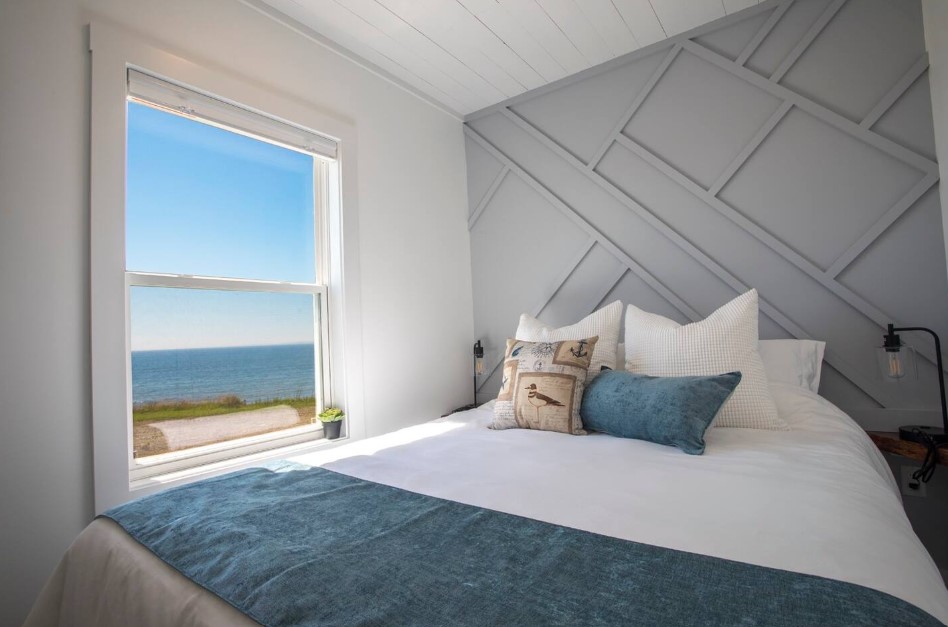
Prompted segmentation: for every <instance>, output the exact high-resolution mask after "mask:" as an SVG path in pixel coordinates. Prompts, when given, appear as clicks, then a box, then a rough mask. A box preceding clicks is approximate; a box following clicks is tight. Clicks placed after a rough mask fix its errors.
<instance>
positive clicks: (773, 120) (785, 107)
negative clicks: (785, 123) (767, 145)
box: [708, 101, 793, 197]
mask: <svg viewBox="0 0 948 627" xmlns="http://www.w3.org/2000/svg"><path fill="white" fill-rule="evenodd" d="M792 108H793V104H792V103H789V102H786V101H784V102H783V104H781V105H780V106H779V107H777V110H776V111H774V112H773V114H772V115H771V116H770V117H769V118H768V119H767V121H766V122H764V125H763V126H761V127H760V130H758V131H757V132H756V133H755V134H754V136H753V137H752V138H751V140H750V141H749V142H747V145H746V146H744V148H743V149H742V150H741V151H740V152H739V153H738V154H737V156H736V157H734V160H733V161H731V163H730V164H729V165H728V166H727V167H726V168H724V172H721V175H720V176H718V178H717V180H716V181H714V183H712V184H711V187H709V188H708V193H709V194H711V195H712V196H715V197H716V196H717V195H718V193H719V192H720V191H721V190H722V189H724V186H725V185H727V184H728V181H730V180H731V179H732V178H733V177H734V175H735V174H737V171H738V170H740V169H741V167H743V165H744V163H745V162H746V161H747V160H748V159H750V157H751V155H752V154H754V153H755V152H757V149H758V148H760V145H761V144H762V143H764V140H765V139H767V137H768V136H769V135H770V132H771V131H773V130H774V129H775V128H777V125H778V124H780V120H782V119H783V118H784V116H785V115H787V113H789V112H790V109H792Z"/></svg>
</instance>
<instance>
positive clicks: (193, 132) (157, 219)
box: [126, 102, 316, 282]
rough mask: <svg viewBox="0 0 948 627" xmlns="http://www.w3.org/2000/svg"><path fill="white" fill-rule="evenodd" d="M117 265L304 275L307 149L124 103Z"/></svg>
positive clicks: (310, 244) (308, 222)
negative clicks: (121, 233)
mask: <svg viewBox="0 0 948 627" xmlns="http://www.w3.org/2000/svg"><path fill="white" fill-rule="evenodd" d="M127 150H128V156H127V160H128V161H127V163H128V168H127V191H126V194H127V198H126V269H128V270H133V271H140V272H160V273H170V274H192V275H198V276H217V277H228V278H244V279H265V280H272V281H299V282H313V281H315V279H316V273H315V272H316V271H315V259H316V255H315V249H314V240H315V236H314V219H315V212H314V198H313V194H314V192H313V168H314V165H315V164H314V158H313V157H312V156H311V155H307V154H302V153H299V152H296V151H294V150H289V149H287V148H282V147H280V146H275V145H273V144H269V143H267V142H263V141H259V140H256V139H252V138H250V137H246V136H244V135H240V134H238V133H233V132H230V131H226V130H223V129H220V128H217V127H214V126H211V125H209V124H204V123H202V122H197V121H194V120H190V119H187V118H183V117H181V116H178V115H174V114H172V113H168V112H165V111H161V110H158V109H155V108H152V107H149V106H146V105H142V104H138V103H135V102H129V103H128V148H127Z"/></svg>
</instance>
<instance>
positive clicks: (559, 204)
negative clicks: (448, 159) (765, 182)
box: [464, 126, 701, 320]
mask: <svg viewBox="0 0 948 627" xmlns="http://www.w3.org/2000/svg"><path fill="white" fill-rule="evenodd" d="M464 132H465V134H467V135H468V137H470V138H471V139H473V140H474V141H476V142H477V143H478V144H480V145H481V147H483V148H484V149H485V150H487V151H488V152H489V153H490V154H491V155H493V156H494V158H496V159H498V160H500V161H501V162H502V163H504V164H505V165H507V166H508V167H509V168H510V169H511V171H512V172H513V173H514V174H516V175H517V176H519V177H520V179H521V180H523V182H525V183H527V184H528V185H529V186H530V187H532V188H533V189H534V190H536V191H537V192H538V193H539V194H540V195H541V196H542V197H543V198H545V199H546V200H547V201H548V202H549V203H550V204H552V205H553V206H554V207H556V208H557V209H558V210H559V211H560V212H561V213H563V214H564V215H566V216H567V217H568V218H569V219H570V220H572V221H573V223H574V224H576V225H577V226H578V227H579V228H581V229H582V230H583V231H584V232H586V234H587V235H590V236H591V237H594V238H596V241H597V242H598V243H599V244H600V245H601V246H602V247H603V248H604V249H605V250H606V251H608V252H609V254H611V255H612V256H613V257H615V258H616V259H618V260H619V261H620V262H621V263H623V264H624V265H625V266H626V267H627V268H628V269H629V270H631V271H632V272H634V273H635V274H636V275H637V276H638V277H639V278H640V279H642V280H643V281H644V282H645V283H646V284H648V286H649V287H651V288H652V289H653V290H655V291H656V292H658V293H659V294H660V295H661V296H662V298H664V299H666V300H667V301H668V302H669V303H671V304H672V305H673V306H674V307H675V308H676V309H678V310H679V311H680V312H682V313H683V314H685V315H686V316H688V317H689V318H690V319H692V320H700V319H701V314H699V313H698V312H697V311H695V310H694V309H693V308H692V307H691V306H690V305H689V304H688V303H686V302H685V301H684V300H682V299H681V298H679V297H678V295H677V294H675V293H674V292H672V291H671V290H670V289H668V288H667V287H665V286H664V285H663V284H662V282H661V281H659V280H658V279H657V278H655V276H653V275H652V274H651V273H650V272H649V271H648V270H646V269H645V268H644V267H642V265H641V264H639V263H638V262H637V261H635V260H634V259H632V257H630V256H629V255H627V254H626V253H625V251H623V250H622V249H621V248H619V247H618V246H616V244H615V243H613V242H612V240H610V239H609V238H608V237H606V236H605V235H603V234H602V232H600V231H599V230H598V229H597V228H596V227H594V226H593V225H592V224H590V223H589V222H588V221H586V219H585V218H583V217H582V216H581V215H580V214H579V212H577V211H576V210H575V209H573V208H572V207H570V206H569V205H567V204H566V203H565V202H563V200H562V199H560V197H559V196H557V195H556V194H554V193H553V192H552V191H550V190H549V189H548V188H547V187H546V186H545V185H543V183H541V182H540V181H539V180H537V179H536V178H535V177H534V176H533V175H531V174H530V173H529V172H527V171H526V170H524V169H523V168H521V167H520V166H519V165H517V164H516V163H515V162H514V161H513V160H512V159H511V158H510V157H508V156H507V155H506V154H504V153H503V152H501V151H500V149H498V148H497V147H496V146H494V144H492V143H491V142H490V141H488V140H487V138H485V137H484V136H483V135H481V134H480V133H478V132H477V131H475V130H474V129H473V128H471V127H470V126H465V127H464ZM573 159H576V157H573ZM577 161H578V160H577Z"/></svg>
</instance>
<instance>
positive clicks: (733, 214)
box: [616, 135, 937, 363]
mask: <svg viewBox="0 0 948 627" xmlns="http://www.w3.org/2000/svg"><path fill="white" fill-rule="evenodd" d="M616 142H617V143H618V144H620V145H621V146H623V147H625V148H626V149H628V150H630V151H632V152H633V153H634V154H636V155H637V156H638V157H639V158H641V159H643V160H644V161H645V162H647V163H649V164H650V165H652V166H653V167H654V168H656V169H657V170H659V171H660V172H662V173H663V174H664V175H665V176H667V177H668V178H670V179H671V180H672V181H674V182H675V183H677V184H678V185H680V186H681V187H683V188H685V189H686V190H687V191H688V192H690V193H691V194H692V195H694V196H696V197H697V198H698V199H699V200H701V201H702V202H704V203H705V204H707V205H708V206H709V207H711V208H712V209H714V210H715V211H717V212H718V213H720V214H721V215H723V216H724V217H726V218H727V219H729V220H730V221H731V222H733V223H734V224H736V225H737V226H739V227H740V228H742V229H743V230H744V231H746V232H747V233H748V234H749V235H752V236H753V237H754V238H756V239H757V240H758V241H760V242H761V243H762V244H764V245H765V246H767V247H768V248H770V249H771V250H772V251H774V252H775V253H777V254H778V255H779V256H780V257H782V258H783V259H784V260H785V261H788V262H789V263H791V264H793V265H794V266H796V267H797V268H798V269H800V270H802V271H803V272H804V273H806V274H807V275H808V276H809V277H810V278H812V279H814V280H815V281H817V282H818V283H819V284H820V285H822V286H823V287H825V288H826V289H827V290H829V291H830V292H831V293H832V294H834V295H836V296H837V297H839V298H840V299H842V300H843V301H845V302H846V303H848V304H849V305H851V306H852V307H853V308H854V309H856V310H857V311H859V312H860V313H861V314H862V315H864V316H866V317H867V318H869V319H870V320H872V321H873V322H875V323H876V324H878V325H879V326H880V327H883V328H884V327H885V326H886V325H887V324H888V323H889V322H892V321H893V318H892V317H891V316H889V315H888V314H886V313H884V312H883V311H881V310H880V309H879V308H878V307H876V306H875V305H873V304H872V303H870V302H869V301H867V300H866V299H864V298H863V297H862V296H859V295H858V294H856V293H855V292H853V291H852V290H850V289H849V288H848V287H846V286H845V285H843V284H842V283H840V282H839V281H837V280H836V278H835V277H834V276H831V275H830V274H829V273H828V272H825V271H823V270H821V269H820V268H819V267H817V266H816V265H815V264H813V263H812V262H811V261H809V260H808V259H806V258H805V257H803V256H802V255H801V254H800V253H798V252H797V251H795V250H793V249H792V248H790V247H789V246H787V245H786V244H785V243H783V242H782V241H781V240H779V239H777V238H776V237H774V236H773V235H771V234H770V233H769V232H767V231H766V230H764V229H763V228H761V227H760V226H758V225H757V224H756V223H755V222H753V221H751V220H749V219H748V218H747V217H745V216H744V215H743V214H742V213H740V212H739V211H737V210H735V209H734V208H733V207H731V206H730V205H728V204H727V203H725V202H724V201H722V200H720V199H719V198H715V197H714V196H711V195H710V194H709V193H708V192H707V191H706V190H705V189H704V188H703V187H701V186H700V185H698V184H697V183H695V182H694V181H692V180H691V179H690V178H688V177H687V176H685V175H684V174H682V173H681V172H679V171H678V170H676V169H675V168H674V167H672V166H671V165H669V164H668V163H666V162H665V161H663V160H662V159H660V158H659V157H658V156H657V155H655V154H653V153H652V152H650V151H649V150H648V149H647V148H645V147H644V146H642V145H641V144H639V143H637V142H636V141H635V140H633V139H631V138H629V137H628V136H626V135H620V136H619V138H618V139H617V140H616ZM931 176H935V178H936V179H937V175H927V176H926V177H925V178H924V179H923V182H925V183H926V184H927V186H928V187H931V185H932V184H933V182H928V181H927V179H928V178H929V177H931ZM922 186H923V185H922V182H920V183H918V184H916V185H915V186H914V187H913V188H912V190H910V192H909V194H908V195H906V196H905V197H904V198H903V199H902V201H900V202H899V203H898V204H896V205H895V207H893V208H892V209H889V211H887V212H886V213H885V216H883V217H884V218H891V220H889V221H885V220H882V219H880V220H879V221H878V222H877V223H876V225H874V226H873V229H872V230H871V231H870V232H874V230H875V229H876V227H882V226H883V225H884V228H881V230H879V231H878V233H876V234H875V236H874V237H873V239H875V238H876V237H878V236H879V235H881V234H882V232H883V231H885V228H888V226H889V225H891V224H892V222H894V221H895V219H896V218H897V217H898V216H895V217H892V216H891V215H890V214H894V213H895V212H896V211H898V215H901V214H902V213H903V212H904V211H905V210H906V209H908V207H910V206H911V204H912V203H911V202H909V203H908V204H906V205H905V206H903V203H905V202H907V201H908V200H909V199H910V197H911V195H912V194H914V193H916V192H917V190H918V189H919V188H920V187H922ZM926 189H927V188H926ZM922 193H924V192H922ZM920 195H921V193H919V196H920ZM913 202H914V201H913ZM864 237H865V236H864ZM859 241H860V242H863V238H860V240H859ZM864 243H865V245H866V246H868V245H869V244H870V243H871V240H869V241H866V242H864ZM847 252H848V251H847ZM788 330H789V329H788ZM916 350H917V351H918V353H919V354H921V355H923V356H924V357H926V358H927V359H928V360H929V361H932V362H933V363H934V352H933V351H931V350H930V349H929V348H928V346H926V345H922V346H919V347H918V348H917V349H916Z"/></svg>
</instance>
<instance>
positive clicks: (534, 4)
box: [248, 0, 758, 115]
mask: <svg viewBox="0 0 948 627" xmlns="http://www.w3.org/2000/svg"><path fill="white" fill-rule="evenodd" d="M757 1H758V0H251V1H250V2H248V4H254V5H257V6H258V7H260V6H261V3H263V4H265V5H267V6H266V7H264V8H265V9H267V11H266V12H267V13H270V14H271V15H274V13H273V12H274V11H276V12H277V15H274V16H275V17H277V18H278V19H281V21H285V22H287V23H289V24H291V25H293V26H295V27H297V28H298V29H299V28H302V29H303V30H311V31H313V32H315V33H316V34H317V35H320V36H322V37H324V38H326V39H328V40H330V41H331V42H334V43H336V44H338V45H339V46H341V47H342V48H344V49H346V50H348V51H351V52H352V53H354V54H355V55H356V56H357V57H360V58H361V59H363V60H365V61H368V62H369V63H370V64H372V65H374V66H376V67H377V68H379V69H381V70H382V71H383V73H385V74H387V75H389V76H390V77H392V78H394V79H396V80H397V81H399V82H401V83H403V84H405V85H407V86H409V87H410V88H411V89H412V90H413V91H415V92H416V93H421V94H423V95H424V96H426V97H427V98H428V99H431V100H434V101H435V102H436V103H438V104H440V105H442V106H443V107H445V108H447V109H448V110H450V111H451V112H453V113H455V114H460V115H465V114H468V113H472V112H474V111H477V110H479V109H482V108H484V107H488V106H490V105H493V104H496V103H498V102H501V101H503V100H506V99H507V98H511V97H513V96H517V95H519V94H521V93H523V92H525V91H528V90H530V89H533V88H535V87H540V86H542V85H545V84H547V83H551V82H553V81H555V80H558V79H561V78H563V77H565V76H569V75H570V74H575V73H576V72H579V71H582V70H585V69H586V68H590V67H592V66H594V65H598V64H600V63H603V62H604V61H608V60H609V59H612V58H614V57H617V56H619V55H622V54H625V53H628V52H631V51H633V50H636V49H638V48H642V47H644V46H647V45H649V44H652V43H654V42H656V41H659V40H661V39H664V38H666V37H670V36H672V35H676V34H678V33H680V32H683V31H686V30H689V29H691V28H694V27H696V26H700V25H701V24H704V23H707V22H710V21H713V20H716V19H718V18H720V17H724V16H725V15H728V14H730V13H734V12H736V11H739V10H741V9H745V8H747V7H749V6H752V5H755V4H757ZM287 18H288V19H287Z"/></svg>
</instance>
